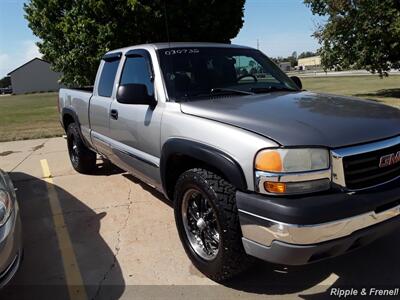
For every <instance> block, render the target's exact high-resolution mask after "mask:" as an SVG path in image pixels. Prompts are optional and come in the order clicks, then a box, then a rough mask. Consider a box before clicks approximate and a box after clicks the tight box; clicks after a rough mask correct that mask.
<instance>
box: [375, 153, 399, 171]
mask: <svg viewBox="0 0 400 300" xmlns="http://www.w3.org/2000/svg"><path fill="white" fill-rule="evenodd" d="M399 162H400V151H398V152H397V153H392V154H389V155H385V156H382V157H381V159H380V161H379V168H384V167H388V166H391V165H394V164H397V163H399Z"/></svg>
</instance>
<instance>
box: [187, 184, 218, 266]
mask: <svg viewBox="0 0 400 300" xmlns="http://www.w3.org/2000/svg"><path fill="white" fill-rule="evenodd" d="M181 213H182V219H183V225H184V227H185V232H186V236H187V238H188V240H189V243H190V246H191V247H192V249H193V250H194V251H195V252H196V253H197V254H198V255H199V256H200V257H201V258H203V259H205V260H213V259H214V258H215V257H216V256H217V254H218V252H219V247H220V230H219V225H218V222H217V216H216V213H215V210H214V208H213V207H212V206H211V204H210V203H209V200H208V199H207V197H206V196H205V195H204V194H203V193H202V192H200V191H199V190H197V189H194V188H191V189H189V190H187V191H186V192H185V194H184V196H183V201H182V211H181Z"/></svg>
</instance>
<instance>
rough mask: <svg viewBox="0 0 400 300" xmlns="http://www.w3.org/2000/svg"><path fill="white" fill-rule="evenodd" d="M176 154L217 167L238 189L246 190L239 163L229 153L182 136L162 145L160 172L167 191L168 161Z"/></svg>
mask: <svg viewBox="0 0 400 300" xmlns="http://www.w3.org/2000/svg"><path fill="white" fill-rule="evenodd" d="M175 154H181V155H185V156H188V157H192V158H194V159H196V160H199V161H201V162H204V163H205V164H207V165H209V166H211V167H213V168H215V169H217V170H218V171H219V172H221V174H222V175H223V176H224V177H225V178H226V179H227V180H228V181H229V182H230V183H231V184H232V185H233V186H235V187H236V188H237V189H238V190H241V191H246V190H247V183H246V178H245V176H244V173H243V170H242V168H241V167H240V165H239V163H238V162H237V161H236V160H235V159H234V158H232V157H231V156H230V155H228V154H227V153H225V152H223V151H221V150H219V149H217V148H214V147H212V146H209V145H206V144H203V143H199V142H196V141H192V140H187V139H182V138H172V139H170V140H168V141H167V142H165V144H164V145H163V147H162V152H161V159H160V173H161V181H162V186H163V189H164V191H165V192H167V180H166V178H167V163H168V159H169V158H170V157H171V156H172V155H175Z"/></svg>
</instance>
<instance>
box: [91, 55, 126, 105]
mask: <svg viewBox="0 0 400 300" xmlns="http://www.w3.org/2000/svg"><path fill="white" fill-rule="evenodd" d="M120 59H121V54H120V53H116V54H109V55H105V56H104V57H103V60H104V65H103V68H102V70H101V75H100V79H99V84H98V88H97V94H98V95H99V96H102V97H111V94H112V91H113V87H114V81H115V76H116V74H117V71H118V65H119V62H120Z"/></svg>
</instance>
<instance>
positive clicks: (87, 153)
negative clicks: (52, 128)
mask: <svg viewBox="0 0 400 300" xmlns="http://www.w3.org/2000/svg"><path fill="white" fill-rule="evenodd" d="M67 145H68V153H69V158H70V160H71V163H72V166H73V167H74V169H75V170H76V171H78V172H79V173H90V172H91V171H93V170H94V169H95V168H96V153H95V152H93V151H92V150H90V149H89V148H87V147H86V146H85V144H84V143H83V141H82V139H81V136H80V134H79V132H78V126H77V125H76V123H71V124H69V126H68V129H67Z"/></svg>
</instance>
